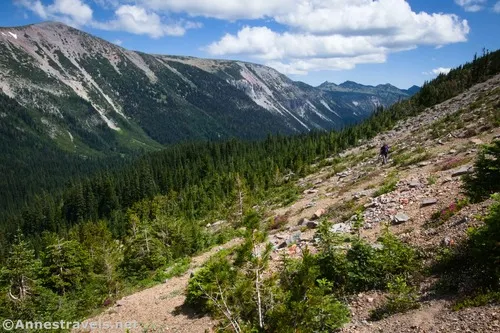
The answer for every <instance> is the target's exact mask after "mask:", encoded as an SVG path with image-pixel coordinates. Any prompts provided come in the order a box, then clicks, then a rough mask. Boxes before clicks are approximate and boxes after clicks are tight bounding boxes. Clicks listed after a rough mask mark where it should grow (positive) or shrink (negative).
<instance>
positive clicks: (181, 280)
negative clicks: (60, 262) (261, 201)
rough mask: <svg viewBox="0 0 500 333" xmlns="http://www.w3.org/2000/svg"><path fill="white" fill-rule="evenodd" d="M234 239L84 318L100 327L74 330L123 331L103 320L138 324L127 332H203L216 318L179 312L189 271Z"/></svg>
mask: <svg viewBox="0 0 500 333" xmlns="http://www.w3.org/2000/svg"><path fill="white" fill-rule="evenodd" d="M239 241H240V240H238V239H234V240H232V241H229V242H228V243H226V244H224V245H223V246H217V247H214V248H212V249H211V250H210V251H208V252H205V253H203V254H201V255H199V256H197V257H193V258H192V261H191V265H190V268H189V270H188V271H187V272H186V273H185V274H183V275H182V276H179V277H174V278H172V279H169V280H167V281H165V283H162V284H159V285H157V286H154V287H152V288H149V289H145V290H142V291H139V292H137V293H135V294H132V295H129V296H126V297H124V298H122V299H121V300H119V301H117V302H116V304H115V305H114V306H112V307H111V308H108V309H107V310H105V311H104V312H103V313H102V314H100V315H98V316H96V317H93V318H90V319H87V320H86V322H87V323H91V322H94V323H99V322H100V323H101V329H94V330H91V329H86V330H79V331H77V330H75V331H74V332H125V331H126V330H125V329H123V328H113V329H103V328H102V327H104V324H103V323H112V324H113V325H114V323H119V322H121V323H133V322H135V323H137V325H136V327H135V328H132V329H130V332H186V333H198V332H199V333H203V332H206V331H210V330H211V327H213V326H214V325H215V323H216V322H215V321H214V320H213V319H211V318H210V317H207V316H203V317H199V316H196V315H194V314H191V313H186V311H182V310H181V307H182V305H183V303H184V300H185V299H186V297H185V296H184V291H185V290H186V287H187V284H188V281H189V277H190V274H191V273H192V272H194V271H196V269H197V268H199V267H201V266H202V265H203V263H204V262H205V261H207V259H208V258H210V257H211V256H212V255H213V254H215V253H216V252H217V251H219V250H220V249H221V248H230V247H232V246H234V245H236V244H238V243H239Z"/></svg>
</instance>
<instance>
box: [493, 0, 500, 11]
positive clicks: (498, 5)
mask: <svg viewBox="0 0 500 333" xmlns="http://www.w3.org/2000/svg"><path fill="white" fill-rule="evenodd" d="M493 11H494V12H495V13H500V1H498V2H497V3H496V4H495V6H493Z"/></svg>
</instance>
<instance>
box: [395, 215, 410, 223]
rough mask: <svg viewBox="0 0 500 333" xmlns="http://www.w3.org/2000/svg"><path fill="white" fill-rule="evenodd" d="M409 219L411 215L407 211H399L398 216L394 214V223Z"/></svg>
mask: <svg viewBox="0 0 500 333" xmlns="http://www.w3.org/2000/svg"><path fill="white" fill-rule="evenodd" d="M409 219H410V217H409V216H408V215H406V214H405V213H397V214H396V216H394V223H404V222H407V221H408V220H409Z"/></svg>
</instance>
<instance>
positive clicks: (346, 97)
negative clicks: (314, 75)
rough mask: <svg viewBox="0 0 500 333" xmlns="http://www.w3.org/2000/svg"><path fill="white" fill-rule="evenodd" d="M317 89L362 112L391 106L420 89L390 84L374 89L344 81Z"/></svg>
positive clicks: (326, 83) (327, 83)
mask: <svg viewBox="0 0 500 333" xmlns="http://www.w3.org/2000/svg"><path fill="white" fill-rule="evenodd" d="M318 88H319V89H320V90H323V91H324V92H326V93H328V94H329V95H330V97H331V98H332V99H335V100H337V101H340V102H341V103H344V104H346V105H348V104H350V103H351V105H353V106H354V107H355V108H356V109H363V110H369V109H370V108H374V107H377V106H387V105H392V104H394V103H396V102H397V101H399V100H401V99H405V98H408V97H409V96H413V95H415V94H416V93H417V92H418V91H419V90H420V87H417V86H413V87H411V88H410V89H408V90H401V89H398V88H396V87H394V86H393V85H391V84H379V85H378V86H376V87H374V86H366V85H362V84H359V83H356V82H353V81H346V82H344V83H341V84H339V85H337V84H335V83H331V82H328V81H326V82H324V83H322V84H321V85H320V86H319V87H318ZM356 109H353V110H352V112H353V114H355V115H357V114H359V113H358V112H359V111H358V112H357V110H356Z"/></svg>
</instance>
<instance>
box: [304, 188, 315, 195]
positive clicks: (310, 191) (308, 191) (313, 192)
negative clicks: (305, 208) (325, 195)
mask: <svg viewBox="0 0 500 333" xmlns="http://www.w3.org/2000/svg"><path fill="white" fill-rule="evenodd" d="M315 193H318V190H314V189H309V190H305V191H304V194H315Z"/></svg>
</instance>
